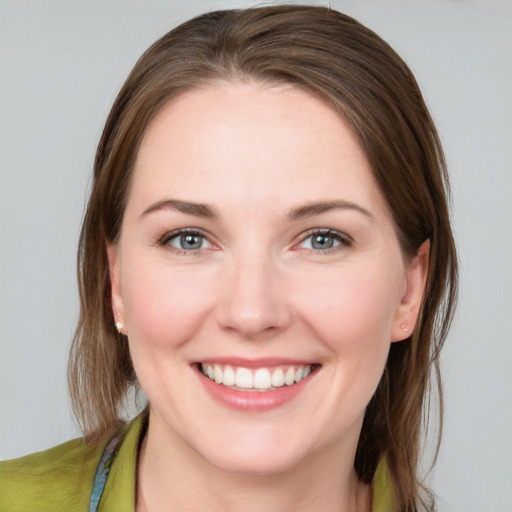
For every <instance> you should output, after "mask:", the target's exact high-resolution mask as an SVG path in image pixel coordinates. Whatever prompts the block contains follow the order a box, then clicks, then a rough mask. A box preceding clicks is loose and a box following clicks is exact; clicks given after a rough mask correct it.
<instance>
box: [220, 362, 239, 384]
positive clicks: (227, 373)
mask: <svg viewBox="0 0 512 512" xmlns="http://www.w3.org/2000/svg"><path fill="white" fill-rule="evenodd" d="M235 383H236V376H235V370H233V368H231V366H226V368H224V378H223V382H222V384H224V386H234V385H235Z"/></svg>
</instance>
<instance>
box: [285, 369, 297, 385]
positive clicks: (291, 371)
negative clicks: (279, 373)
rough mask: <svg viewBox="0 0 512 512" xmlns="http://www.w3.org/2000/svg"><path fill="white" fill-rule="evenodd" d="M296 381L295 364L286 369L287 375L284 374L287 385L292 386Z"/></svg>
mask: <svg viewBox="0 0 512 512" xmlns="http://www.w3.org/2000/svg"><path fill="white" fill-rule="evenodd" d="M294 382H295V371H294V368H293V366H290V368H288V370H286V375H285V376H284V383H285V384H286V385H287V386H291V385H292V384H293V383H294Z"/></svg>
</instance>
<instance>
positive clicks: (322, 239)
mask: <svg viewBox="0 0 512 512" xmlns="http://www.w3.org/2000/svg"><path fill="white" fill-rule="evenodd" d="M340 245H345V246H350V245H351V240H350V239H349V238H348V237H347V236H346V235H343V234H342V233H338V232H337V231H333V230H331V229H325V230H324V229H322V230H315V231H313V232H310V233H309V234H307V235H306V236H305V237H304V238H303V240H302V242H301V243H300V247H302V248H304V249H312V250H315V251H328V250H329V249H335V248H336V247H338V246H340Z"/></svg>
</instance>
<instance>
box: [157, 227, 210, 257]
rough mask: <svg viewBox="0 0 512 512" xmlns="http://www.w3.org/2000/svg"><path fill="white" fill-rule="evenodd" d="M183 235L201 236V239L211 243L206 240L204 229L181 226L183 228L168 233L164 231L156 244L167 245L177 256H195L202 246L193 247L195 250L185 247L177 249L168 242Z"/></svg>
mask: <svg viewBox="0 0 512 512" xmlns="http://www.w3.org/2000/svg"><path fill="white" fill-rule="evenodd" d="M184 235H190V236H197V237H201V238H202V239H203V240H206V241H207V242H208V243H209V244H212V242H210V241H209V240H208V237H207V236H206V233H205V232H204V231H202V230H200V229H197V228H183V229H177V230H175V231H171V232H169V233H165V235H164V236H162V237H161V238H160V239H159V240H158V245H160V246H167V247H169V248H170V249H172V250H173V251H174V252H175V253H176V254H178V255H179V256H197V255H199V253H200V251H201V250H202V248H199V249H195V250H185V249H179V248H177V247H174V246H172V245H171V244H170V242H171V241H172V240H175V239H177V238H179V237H181V236H184Z"/></svg>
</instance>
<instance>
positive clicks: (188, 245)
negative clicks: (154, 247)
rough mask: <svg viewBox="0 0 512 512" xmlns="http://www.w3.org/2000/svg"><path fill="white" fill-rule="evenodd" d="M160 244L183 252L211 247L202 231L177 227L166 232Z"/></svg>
mask: <svg viewBox="0 0 512 512" xmlns="http://www.w3.org/2000/svg"><path fill="white" fill-rule="evenodd" d="M160 244H161V245H169V246H171V247H173V248H175V249H177V250H178V251H184V252H192V251H199V250H200V249H208V248H211V247H212V244H211V243H210V242H209V241H208V239H207V238H206V236H205V235H204V233H202V232H201V231H199V230H197V229H179V230H177V231H173V232H172V233H167V234H166V235H164V236H163V238H162V239H161V240H160Z"/></svg>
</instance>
